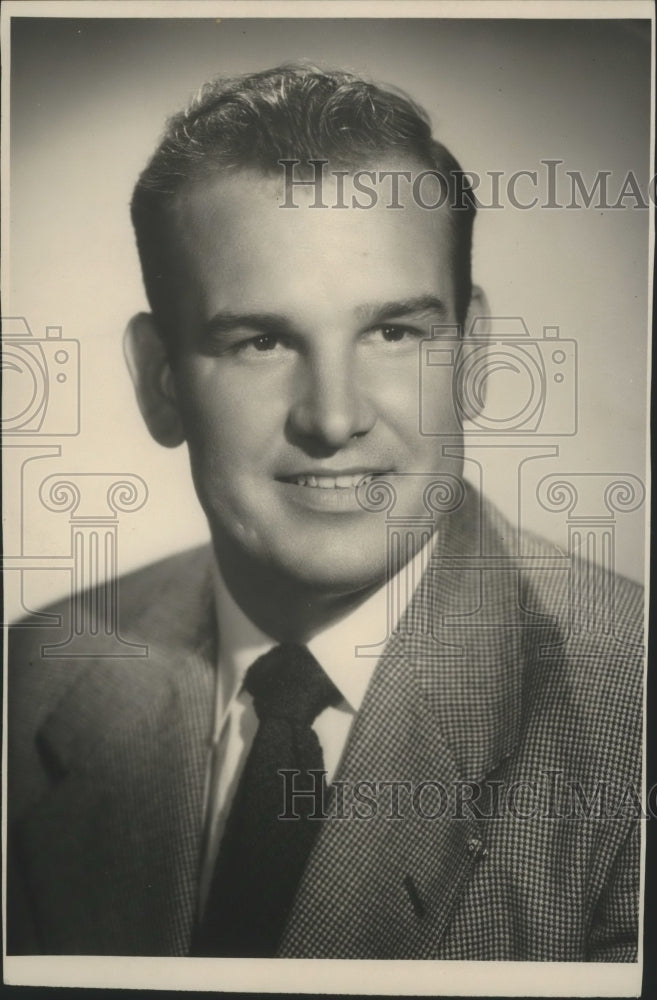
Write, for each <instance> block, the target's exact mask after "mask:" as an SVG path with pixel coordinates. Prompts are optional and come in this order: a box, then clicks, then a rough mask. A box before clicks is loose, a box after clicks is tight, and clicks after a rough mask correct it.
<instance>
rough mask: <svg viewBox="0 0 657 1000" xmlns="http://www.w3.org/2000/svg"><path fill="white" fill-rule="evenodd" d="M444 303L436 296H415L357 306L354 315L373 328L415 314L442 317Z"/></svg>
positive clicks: (444, 310)
mask: <svg viewBox="0 0 657 1000" xmlns="http://www.w3.org/2000/svg"><path fill="white" fill-rule="evenodd" d="M446 311H447V310H446V308H445V303H444V302H443V300H442V299H439V298H438V297H437V296H436V295H416V296H414V297H413V298H409V299H396V300H393V301H391V302H383V303H381V302H375V303H372V304H369V305H363V306H359V307H358V309H357V310H356V313H357V315H358V317H359V319H360V320H361V321H362V322H363V323H367V325H368V326H374V325H376V324H377V323H384V322H385V321H386V320H389V319H395V318H397V317H401V316H411V315H416V314H417V313H438V314H439V315H440V316H444V315H445V313H446Z"/></svg>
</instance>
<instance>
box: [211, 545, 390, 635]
mask: <svg viewBox="0 0 657 1000" xmlns="http://www.w3.org/2000/svg"><path fill="white" fill-rule="evenodd" d="M219 548H220V547H219V546H216V545H215V558H216V560H217V564H218V566H219V570H220V572H221V575H222V577H223V580H224V582H225V584H226V587H227V588H228V590H229V591H230V594H231V596H232V598H233V600H234V601H235V603H236V604H238V605H239V607H240V608H241V609H242V611H243V612H244V614H245V615H247V617H248V618H249V619H250V620H251V621H252V622H253V623H254V625H257V626H258V628H259V629H260V630H261V631H262V632H264V633H265V634H266V635H269V636H271V638H272V639H275V640H276V641H277V642H302V643H305V642H308V641H309V639H311V638H312V636H313V635H315V634H316V633H317V632H319V631H321V629H323V628H326V627H327V626H328V625H330V624H332V623H333V622H335V621H337V620H338V619H340V618H342V617H344V616H345V615H346V614H348V613H349V612H350V611H352V610H353V609H354V608H356V607H358V605H359V604H362V603H363V601H365V600H366V599H367V598H368V597H369V596H370V595H371V594H372V593H373V592H374V591H375V590H376V589H377V588H378V587H379V586H381V585H382V584H383V583H384V582H385V581H384V580H383V579H382V580H380V581H377V582H376V583H375V584H373V585H370V586H368V587H364V588H363V589H361V590H359V591H357V592H355V593H349V594H338V593H332V592H324V591H313V590H311V588H309V587H308V585H307V584H304V583H302V582H300V581H297V580H294V579H292V578H290V577H286V576H282V575H281V574H280V573H278V572H277V573H275V574H274V573H272V572H271V571H270V570H269V569H268V568H267V567H263V566H262V565H255V564H251V563H249V561H248V560H245V559H244V558H241V559H239V560H235V559H231V558H230V557H227V553H226V547H225V545H222V546H221V551H219Z"/></svg>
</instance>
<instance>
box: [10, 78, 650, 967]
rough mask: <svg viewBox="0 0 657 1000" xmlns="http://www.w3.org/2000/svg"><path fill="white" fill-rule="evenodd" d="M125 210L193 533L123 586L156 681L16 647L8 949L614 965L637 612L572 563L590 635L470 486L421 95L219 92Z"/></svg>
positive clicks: (142, 401)
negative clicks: (579, 574) (376, 187)
mask: <svg viewBox="0 0 657 1000" xmlns="http://www.w3.org/2000/svg"><path fill="white" fill-rule="evenodd" d="M363 171H367V172H368V174H369V178H370V190H371V189H372V184H382V183H385V184H389V185H390V184H392V182H393V181H392V179H393V177H394V178H396V181H395V183H397V184H399V185H400V187H398V188H396V189H394V190H393V188H392V187H388V188H387V194H386V196H385V197H377V198H373V197H371V196H370V197H369V198H368V197H366V196H364V195H363V177H364V174H363V173H362V172H363ZM418 178H420V181H419V182H418ZM406 181H407V182H408V183H407V185H406V187H405V188H403V190H402V188H401V184H402V182H406ZM425 182H426V183H428V182H433V184H434V188H433V191H432V193H431V195H429V194H427V188H423V187H422V184H423V183H425ZM403 191H405V192H406V196H404V194H403ZM409 192H410V194H409ZM420 194H421V196H420ZM429 203H430V204H431V207H430V208H429V207H427V206H428V205H429ZM132 212H133V221H134V224H135V230H136V235H137V242H138V247H139V253H140V258H141V263H142V269H143V275H144V281H145V286H146V291H147V295H148V298H149V303H150V306H151V310H152V312H151V313H150V314H148V315H146V314H139V315H138V316H136V317H135V318H134V319H133V320H132V322H131V323H130V325H129V328H128V331H127V336H126V354H127V358H128V363H129V367H130V371H131V373H132V376H133V379H134V382H135V386H136V391H137V397H138V401H139V405H140V408H141V411H142V413H143V416H144V419H145V420H146V422H147V424H148V427H149V429H150V431H151V433H152V435H153V437H154V438H155V439H156V440H157V441H158V442H159V443H160V444H163V445H165V446H168V447H174V446H177V445H179V444H181V443H182V442H183V441H186V442H187V446H188V448H189V454H190V460H191V468H192V475H193V478H194V483H195V487H196V491H197V493H198V496H199V500H200V502H201V504H202V506H203V509H204V511H205V513H206V515H207V519H208V523H209V526H210V530H211V536H212V547H211V551H209V550H207V551H206V550H199V551H194V552H191V553H184V554H182V555H179V556H175V557H173V558H171V559H168V560H166V561H164V562H163V563H159V564H157V565H155V566H150V567H147V568H146V569H144V570H140V571H138V572H137V573H135V574H132V575H131V576H130V577H128V578H126V579H123V580H121V581H120V589H119V594H120V598H119V600H120V617H121V629H122V634H123V635H124V637H125V638H126V639H128V640H129V641H133V642H137V643H143V644H147V645H148V650H149V654H148V657H147V658H145V659H144V660H143V661H142V660H121V659H118V658H111V657H108V658H107V659H103V658H94V659H89V660H71V661H58V660H57V659H53V660H46V659H43V658H42V657H41V653H40V650H41V647H42V645H43V644H44V638H43V630H41V631H40V633H39V635H38V637H35V636H34V635H32V634H30V630H29V629H23V630H19V631H18V632H17V634H16V636H15V637H14V639H13V644H12V650H11V663H12V666H11V674H12V681H11V690H10V708H9V711H10V717H11V732H10V739H11V746H10V752H9V766H10V784H9V800H10V806H11V815H10V845H9V850H10V881H9V887H8V906H9V928H8V930H9V942H10V951H11V950H13V951H18V952H23V953H25V952H27V953H29V952H46V953H59V954H61V953H64V954H81V953H83V954H110V955H118V954H132V955H188V954H192V955H228V956H234V955H251V956H253V957H261V956H268V955H279V956H287V957H328V958H459V959H517V960H555V961H557V960H558V961H568V960H591V961H633V960H635V958H636V948H637V935H638V919H637V914H638V898H639V887H638V851H639V828H638V823H637V817H636V810H633V809H632V808H631V804H632V803H631V802H630V803H629V806H630V807H628V797H627V796H628V791H629V792H632V791H634V793H635V794H636V790H637V789H638V788H639V787H640V764H639V760H640V733H641V658H640V617H641V611H642V598H641V595H640V591H639V589H638V588H636V587H633V586H632V585H630V584H629V583H628V582H627V581H614V580H612V579H611V578H610V577H609V576H608V575H606V574H605V573H604V572H603V571H602V570H596V569H594V568H593V567H590V568H589V569H588V572H589V573H590V575H591V577H590V578H591V581H592V583H591V586H592V590H593V591H595V590H596V588H597V590H599V591H601V592H602V591H604V592H605V593H608V592H610V590H611V588H613V593H614V603H613V605H610V606H613V607H614V612H615V615H614V620H613V622H612V621H609V622H607V625H608V627H607V628H605V629H603V630H600V631H591V632H579V633H578V632H577V630H576V629H575V628H574V627H571V626H572V622H571V614H572V612H573V609H572V589H571V588H570V586H569V581H570V574H569V572H568V566H567V565H565V563H564V559H563V558H562V557H560V555H559V553H558V552H556V550H554V548H553V547H551V546H548V545H547V544H546V543H543V542H541V541H540V540H537V539H533V538H523V539H522V540H521V541H520V542H518V540H517V539H516V538H515V536H514V532H513V529H512V528H511V526H510V525H508V524H507V523H506V522H505V521H504V519H503V518H502V517H501V516H500V515H499V514H498V513H497V512H496V511H495V510H494V509H493V508H492V507H491V506H490V505H489V504H487V503H486V502H485V501H484V500H483V499H482V498H481V497H480V496H479V495H478V494H477V493H476V492H475V491H474V490H473V489H472V488H470V487H466V486H465V484H464V482H463V481H462V479H461V473H462V457H461V449H460V444H461V440H462V428H461V412H460V411H459V408H458V406H455V404H454V398H455V397H454V392H453V386H452V380H453V374H454V365H450V364H439V365H433V366H430V367H429V366H427V367H426V371H425V370H422V371H421V367H420V365H419V360H420V359H421V358H422V354H421V350H422V344H423V343H425V342H426V341H428V340H432V339H433V340H434V341H435V342H436V344H437V345H439V346H440V344H441V343H442V344H443V345H444V346H445V345H450V344H451V347H450V349H451V350H454V351H455V350H457V348H456V347H455V346H454V340H453V338H454V328H455V327H456V326H460V327H462V328H463V329H465V330H468V329H469V328H470V326H471V324H472V321H473V320H474V318H476V317H481V316H485V314H486V311H487V310H486V305H485V300H484V298H483V293H481V291H480V290H479V289H477V288H473V286H472V284H471V277H470V245H471V230H472V223H473V219H474V204H473V199H472V197H471V196H469V194H468V190H467V185H466V184H464V178H463V176H462V175H461V172H460V169H459V166H458V164H457V163H456V161H455V160H454V159H453V157H452V156H451V154H449V153H448V151H447V150H446V149H445V148H444V147H443V146H441V145H440V144H439V143H438V142H436V141H435V140H434V139H433V138H432V136H431V131H430V127H429V125H428V123H427V120H426V117H425V116H424V113H423V112H422V111H421V110H420V109H418V108H417V107H416V106H415V105H413V104H412V103H411V102H410V101H408V100H407V99H406V98H404V97H402V96H399V95H397V94H394V93H392V92H389V91H386V90H382V89H380V88H376V87H374V86H372V85H371V84H368V83H365V82H363V81H361V80H359V79H357V78H355V77H352V76H350V75H348V74H344V73H324V72H320V71H316V70H312V69H305V68H302V69H298V68H282V69H276V70H272V71H267V72H264V73H261V74H256V75H254V76H251V77H247V78H242V79H238V80H232V81H230V80H229V81H218V82H214V83H211V84H209V85H208V86H207V87H206V88H204V90H203V91H202V92H201V94H200V96H199V98H198V99H197V100H196V101H195V102H194V103H193V105H192V106H191V108H190V109H188V110H187V111H186V112H183V113H182V114H180V115H178V116H176V117H175V118H173V119H172V120H171V122H170V123H169V126H168V129H167V131H166V133H165V136H164V138H163V140H162V142H161V144H160V146H159V147H158V150H157V151H156V153H155V154H154V156H153V158H152V160H151V162H150V163H149V165H148V166H147V168H146V170H145V171H144V173H143V174H142V176H141V178H140V180H139V183H138V185H137V188H136V190H135V194H134V198H133V203H132ZM450 338H452V339H451V340H450ZM471 350H473V348H472V345H471V344H468V341H467V338H466V339H464V340H463V341H462V342H460V343H459V345H458V357H459V358H460V363H462V362H463V359H466V360H467V357H468V352H469V351H471ZM420 410H422V426H421V421H420ZM470 415H471V416H472V415H473V414H472V413H470ZM427 426H428V427H431V428H437V429H438V430H437V432H435V433H426V431H423V429H422V428H423V427H427ZM446 443H447V444H446ZM447 445H449V446H447ZM386 512H388V513H389V514H390V517H389V518H388V516H387V513H386ZM395 524H396V525H403V531H402V530H401V529H398V530H397V529H395V530H390V531H389V530H388V528H389V527H390V525H392V526H393V528H394V526H395ZM59 613H60V614H65V609H60V610H59ZM386 640H387V641H386ZM311 678H312V685H313V686H312V690H311V689H310V686H309V685H310V679H311ZM273 702H275V707H274V708H271V704H272V703H273ZM299 713H300V714H299ZM302 715H303V718H302V717H301V716H302ZM323 775H324V776H325V779H326V782H327V786H326V787H325V786H324V785H323V784H322V782H323V780H324V779H323V777H322V776H323ZM601 790H604V796H605V809H604V810H602V809H599V810H598V805H599V799H600V796H601V794H602V791H601ZM598 812H599V813H600V814H599V815H598ZM309 813H311V814H312V815H309Z"/></svg>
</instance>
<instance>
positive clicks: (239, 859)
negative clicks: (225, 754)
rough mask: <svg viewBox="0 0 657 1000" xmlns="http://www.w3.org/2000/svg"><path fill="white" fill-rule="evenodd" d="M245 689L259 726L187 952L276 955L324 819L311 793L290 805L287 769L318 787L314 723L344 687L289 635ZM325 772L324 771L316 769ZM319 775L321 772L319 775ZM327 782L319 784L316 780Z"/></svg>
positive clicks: (303, 785)
mask: <svg viewBox="0 0 657 1000" xmlns="http://www.w3.org/2000/svg"><path fill="white" fill-rule="evenodd" d="M244 688H245V689H246V690H247V691H248V692H249V693H250V694H251V695H252V697H253V706H254V708H255V711H256V714H257V716H258V721H259V725H258V730H257V732H256V735H255V738H254V740H253V745H252V747H251V750H250V752H249V755H248V757H247V760H246V763H245V765H244V771H243V773H242V777H241V779H240V783H239V786H238V788H237V791H236V793H235V798H234V800H233V806H232V809H231V811H230V815H229V817H228V822H227V823H226V829H225V832H224V836H223V839H222V841H221V846H220V848H219V856H218V858H217V863H216V866H215V870H214V874H213V877H212V883H211V885H210V890H209V894H208V900H207V904H206V907H205V912H204V914H203V918H202V920H201V922H200V924H199V926H198V927H197V928H196V930H195V932H194V936H193V939H192V946H191V950H190V954H191V955H214V956H219V955H223V956H226V957H231V956H232V957H252V958H257V957H261V958H265V957H269V956H272V955H274V954H275V952H276V948H277V946H278V943H279V941H280V939H281V936H282V933H283V929H284V927H285V923H286V921H287V918H288V916H289V913H290V910H291V909H292V903H293V901H294V895H295V892H296V889H297V886H298V884H299V881H300V879H301V876H302V874H303V870H304V867H305V865H306V861H307V860H308V855H309V853H310V849H311V847H312V844H313V841H314V839H315V836H316V834H317V833H318V832H319V826H320V824H321V820H319V819H310V818H309V817H310V814H311V813H312V812H313V810H314V808H315V801H316V800H313V797H312V796H310V795H308V796H295V799H294V810H293V811H294V813H295V814H296V815H298V816H299V818H298V819H279V816H280V814H281V813H283V812H284V811H285V796H284V785H283V779H282V777H281V775H280V774H279V773H278V772H279V771H280V770H282V769H290V770H298V771H299V772H300V773H299V774H297V775H295V777H294V791H295V793H296V792H298V791H299V790H304V789H308V790H312V789H315V788H316V787H317V786H316V785H315V776H313V775H312V774H310V773H309V772H311V771H322V770H323V767H324V761H323V757H322V750H321V747H320V745H319V740H318V739H317V735H316V734H315V732H314V730H313V729H312V728H311V727H312V723H313V722H314V720H315V718H316V717H317V716H318V715H319V713H320V712H321V711H323V709H325V708H327V707H328V706H329V705H337V704H338V703H339V702H340V700H341V695H340V693H339V691H338V690H337V688H336V687H335V686H334V684H333V683H332V682H331V681H330V680H329V678H328V676H327V675H326V674H325V673H324V671H323V670H322V668H321V667H320V665H319V663H318V662H317V660H316V659H315V658H314V656H313V655H312V654H311V653H310V652H309V650H308V649H307V648H306V647H305V646H298V645H295V644H292V643H285V644H283V645H281V646H276V647H275V648H274V649H272V650H271V651H270V652H269V653H266V654H265V655H264V656H261V657H260V658H259V659H258V660H256V661H255V663H253V664H252V665H251V666H250V667H249V670H248V672H247V675H246V678H245V681H244ZM316 777H317V778H319V777H320V776H316ZM322 781H323V778H322ZM320 787H321V786H320Z"/></svg>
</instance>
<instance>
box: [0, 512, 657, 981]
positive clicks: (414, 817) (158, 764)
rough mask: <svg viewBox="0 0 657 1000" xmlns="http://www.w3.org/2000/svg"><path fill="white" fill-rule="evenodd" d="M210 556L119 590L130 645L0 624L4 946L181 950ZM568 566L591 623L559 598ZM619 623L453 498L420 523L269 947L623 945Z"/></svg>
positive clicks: (393, 949) (631, 597) (190, 865)
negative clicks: (402, 601) (4, 679)
mask: <svg viewBox="0 0 657 1000" xmlns="http://www.w3.org/2000/svg"><path fill="white" fill-rule="evenodd" d="M518 553H520V555H519V556H518ZM211 558H212V556H211V553H210V550H209V549H197V550H194V551H192V552H189V553H184V554H182V555H178V556H175V557H173V558H170V559H167V560H165V561H163V562H160V563H158V564H156V565H153V566H150V567H147V568H146V569H142V570H139V571H138V572H136V573H134V574H132V575H130V576H127V577H125V578H123V579H122V580H121V581H120V589H119V600H120V621H121V632H122V635H123V637H124V638H125V639H127V640H130V641H133V642H137V643H146V644H147V645H148V650H149V654H148V656H146V657H143V658H135V659H125V658H118V657H116V656H108V657H106V658H103V657H97V656H96V657H93V658H86V659H85V658H77V659H73V658H71V659H46V658H44V657H43V656H42V655H41V649H42V647H43V645H45V644H46V643H48V642H49V641H57V639H60V640H61V631H60V632H58V633H49V632H48V630H44V629H43V628H41V629H38V630H37V629H31V628H16V629H15V630H14V632H13V635H12V637H11V642H10V685H9V719H10V730H9V738H10V739H9V757H8V761H9V786H8V798H9V827H8V828H9V854H8V860H9V863H8V914H9V916H8V942H9V943H8V950H9V952H10V953H33V952H36V953H40V952H45V953H54V954H101V955H185V954H186V953H187V949H188V945H189V939H190V934H191V930H192V926H193V922H194V919H195V910H196V903H197V890H198V879H199V863H200V843H201V827H202V810H203V795H204V781H205V773H206V764H207V752H208V742H209V737H210V732H211V725H212V710H213V676H214V669H215V666H214V664H215V655H216V654H215V650H216V634H215V621H214V614H213V599H212V585H211V579H210V567H211ZM583 574H584V577H585V582H586V584H587V586H586V594H587V595H588V599H589V600H590V599H591V595H594V594H595V595H598V596H599V595H606V598H607V599H609V601H610V603H608V605H607V606H608V607H609V608H613V620H611V618H610V617H609V615H607V616H605V617H604V618H603V620H602V621H600V620H599V619H598V620H596V618H595V616H594V615H593V613H592V605H591V606H588V613H587V607H584V608H583V609H582V605H581V601H580V602H578V601H577V600H576V597H575V596H574V595H576V593H577V589H576V587H575V586H574V585H573V580H574V577H576V580H575V581H574V582H575V583H576V585H577V587H580V586H581V584H582V580H583ZM587 574H588V575H587ZM55 611H56V613H59V614H61V615H63V616H65V615H66V614H67V613H68V611H67V608H66V605H65V604H62V605H61V606H59V607H58V608H56V609H55ZM642 612H643V599H642V592H641V589H640V588H639V587H637V586H635V585H633V584H631V583H629V582H628V581H626V580H621V579H618V578H613V577H611V576H609V575H608V574H606V573H605V572H604V571H602V570H599V569H595V568H593V567H587V566H586V565H585V564H580V563H578V564H577V565H576V566H575V564H573V565H572V566H571V564H570V562H569V560H567V559H565V558H563V556H562V555H561V554H560V553H559V552H558V551H557V550H556V549H554V547H552V546H549V545H547V544H546V543H544V542H542V541H540V540H537V539H534V538H526V537H524V536H523V538H522V540H521V541H520V542H519V540H518V537H517V535H516V534H515V533H514V532H513V530H512V529H511V528H510V526H509V525H508V524H507V523H506V521H505V520H504V519H503V518H502V517H501V516H500V515H499V514H498V513H497V512H496V511H494V510H493V509H492V508H490V507H489V506H488V505H487V504H486V503H485V502H483V501H482V500H481V498H480V497H479V496H478V495H477V494H474V493H471V494H469V496H468V499H467V500H466V502H465V504H464V505H463V506H462V507H461V508H460V510H459V511H457V512H455V513H453V514H451V515H449V516H448V515H446V516H445V518H444V520H443V522H442V523H441V529H440V535H439V541H438V543H437V545H436V547H435V550H434V555H433V557H432V561H431V564H430V566H429V569H428V571H427V573H426V574H425V576H424V578H423V580H422V582H421V584H420V586H419V588H418V591H417V592H416V595H415V597H414V599H413V601H412V603H411V605H410V607H409V609H408V611H407V612H406V614H405V616H404V617H403V619H402V621H401V624H400V627H399V629H398V631H397V632H396V633H395V634H394V635H392V636H390V637H389V639H388V641H387V643H386V646H385V652H384V654H383V656H382V657H381V659H380V661H379V663H378V666H377V668H376V671H375V673H374V676H373V678H372V681H371V683H370V686H369V688H368V691H367V693H366V696H365V700H364V703H363V705H362V707H361V710H360V712H359V713H358V715H357V717H356V719H355V722H354V725H353V727H352V730H351V733H350V736H349V739H348V743H347V746H346V748H345V752H344V756H343V759H342V763H341V765H340V768H339V772H338V774H337V775H336V779H337V780H338V781H340V782H342V783H343V784H342V786H341V789H342V793H343V800H344V801H343V806H342V812H343V814H344V813H345V811H346V818H341V819H338V818H336V817H335V815H333V818H329V819H327V820H325V821H323V822H322V827H321V830H320V833H319V835H318V837H317V839H316V841H315V844H314V847H313V850H312V853H311V856H310V859H309V862H308V864H307V867H306V870H305V872H304V876H303V879H302V882H301V884H300V886H299V890H298V892H297V896H296V899H295V903H294V908H293V910H292V913H291V916H290V919H289V921H288V924H287V928H286V931H285V934H284V937H283V940H282V943H281V947H280V954H281V955H282V956H299V957H319V958H453V959H507V960H514V959H516V960H558V961H573V960H599V961H633V960H635V957H636V947H637V934H638V928H637V913H638V899H639V875H638V872H639V862H638V857H639V842H640V835H639V831H640V823H639V822H638V819H637V814H638V811H639V809H638V795H639V794H640V788H641V767H640V761H641V733H642V678H643V670H642V662H643V659H642V655H641V638H642V632H641V616H642ZM384 638H385V637H384V636H382V640H383V639H384ZM363 782H369V783H370V784H369V785H368V784H363ZM386 782H400V783H403V784H398V785H396V786H392V785H389V784H385V783H386ZM359 783H360V784H359ZM356 786H358V789H357V791H355V789H356ZM393 787H394V788H396V792H395V793H394V794H396V795H397V796H398V800H397V801H396V802H393V791H392V789H393ZM334 793H335V788H334V789H333V793H332V794H334ZM367 799H369V805H368V804H367V802H366V800H367ZM373 801H374V804H372V802H373ZM331 802H333V805H334V806H335V800H333V799H331ZM344 803H346V805H345V804H344ZM601 803H603V804H604V808H603V807H602V805H601ZM335 811H336V812H337V809H336V810H335ZM327 812H328V813H329V816H331V808H328V809H327Z"/></svg>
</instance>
